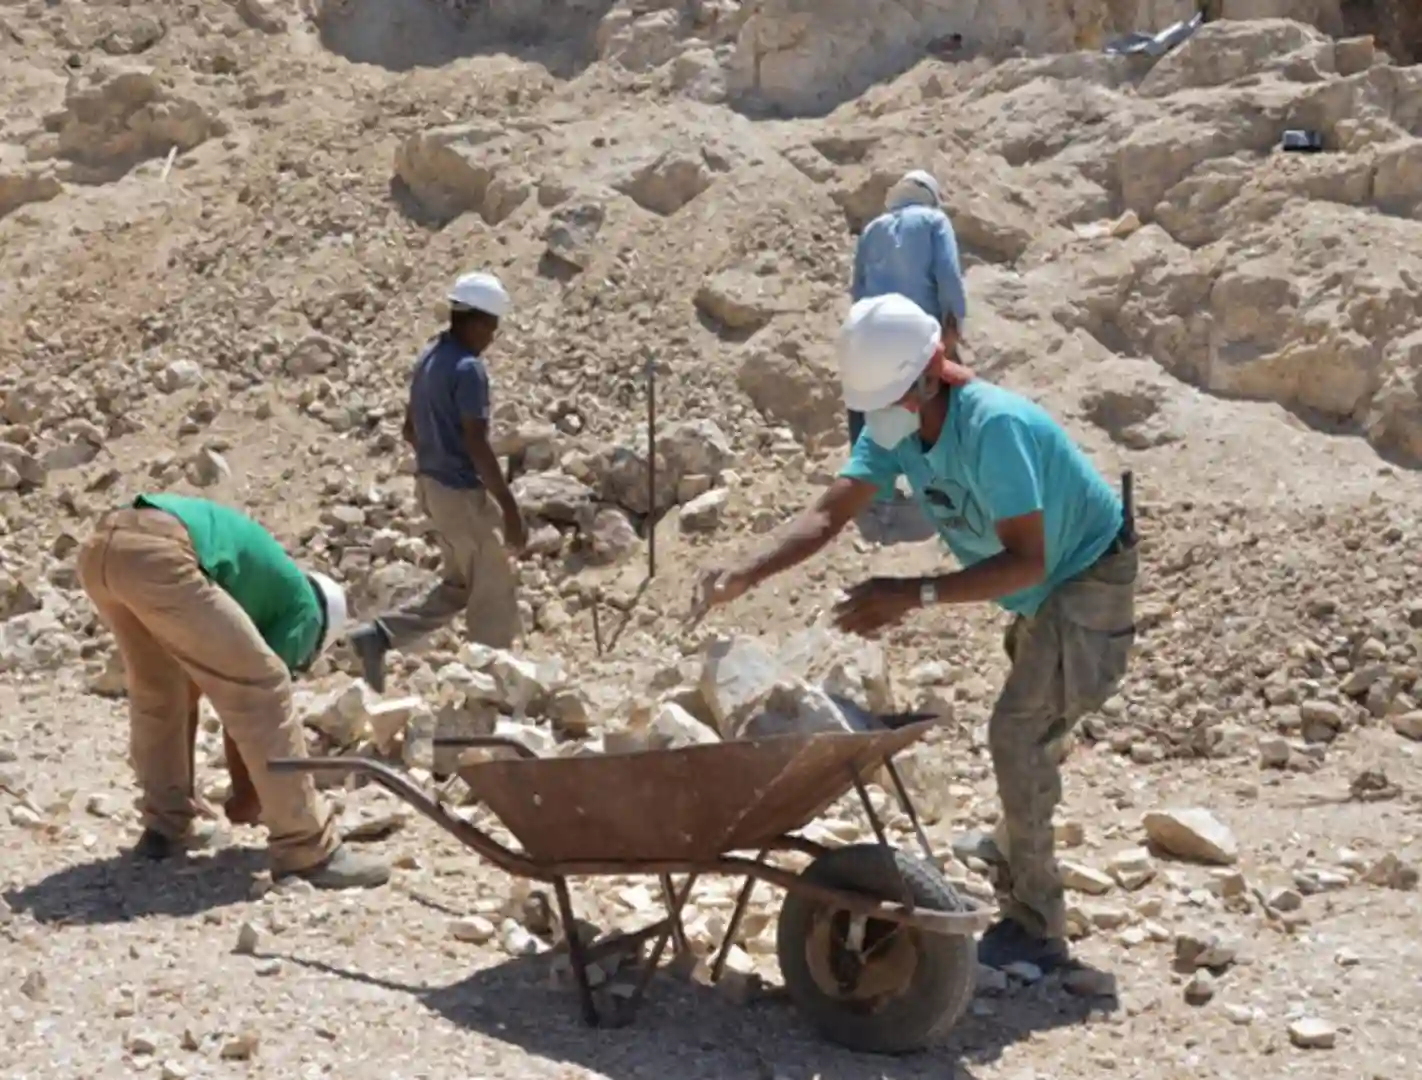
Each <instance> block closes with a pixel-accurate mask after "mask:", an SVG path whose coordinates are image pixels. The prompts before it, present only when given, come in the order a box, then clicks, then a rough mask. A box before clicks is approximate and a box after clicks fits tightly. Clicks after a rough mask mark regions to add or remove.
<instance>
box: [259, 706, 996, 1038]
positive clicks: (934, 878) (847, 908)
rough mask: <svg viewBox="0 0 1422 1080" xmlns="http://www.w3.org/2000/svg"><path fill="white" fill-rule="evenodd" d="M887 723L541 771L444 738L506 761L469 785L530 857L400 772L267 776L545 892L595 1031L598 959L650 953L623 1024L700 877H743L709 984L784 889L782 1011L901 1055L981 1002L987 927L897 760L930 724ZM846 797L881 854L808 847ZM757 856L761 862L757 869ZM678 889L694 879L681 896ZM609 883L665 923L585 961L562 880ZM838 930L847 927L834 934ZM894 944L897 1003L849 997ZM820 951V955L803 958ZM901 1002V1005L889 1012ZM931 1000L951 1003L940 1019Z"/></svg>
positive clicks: (290, 766) (334, 764)
mask: <svg viewBox="0 0 1422 1080" xmlns="http://www.w3.org/2000/svg"><path fill="white" fill-rule="evenodd" d="M878 719H879V720H880V721H881V722H882V724H883V725H884V726H875V727H874V728H873V729H872V730H867V731H857V732H852V733H849V732H845V733H840V732H834V733H816V734H805V735H799V734H795V735H780V736H774V737H769V738H761V739H754V740H738V741H730V742H719V743H710V744H707V745H703V746H691V747H685V748H682V749H676V750H645V751H639V752H633V753H624V754H596V755H587V756H580V757H567V758H542V757H538V756H537V755H535V754H534V753H533V752H532V751H530V750H529V749H528V748H527V747H525V746H523V744H521V743H518V742H516V741H513V740H510V739H503V738H498V737H458V738H437V739H435V745H436V746H441V747H483V748H498V749H502V750H507V751H511V752H512V753H513V755H514V756H513V757H511V758H503V759H495V760H489V761H481V762H477V763H472V764H467V765H463V766H461V767H460V769H459V775H460V777H461V778H462V779H463V780H464V781H465V782H466V783H467V784H468V785H469V787H470V789H471V790H472V791H473V793H474V795H475V796H476V798H478V799H479V801H480V802H482V803H483V804H484V805H485V806H486V807H487V808H488V809H489V811H490V812H491V813H493V814H494V816H495V817H497V818H498V819H499V820H500V821H501V822H502V823H503V825H504V827H505V828H506V829H508V831H509V832H510V833H511V834H512V835H513V837H514V838H515V839H516V840H517V842H518V845H519V848H520V849H521V850H514V849H512V848H510V847H507V846H505V845H504V844H501V843H499V842H498V841H496V840H495V839H494V838H493V837H491V836H490V835H489V834H488V833H486V832H484V831H483V830H482V829H480V828H478V827H477V826H475V825H473V824H471V823H469V822H468V821H465V820H464V819H463V818H462V817H459V816H458V815H456V814H454V813H451V812H450V811H449V810H446V809H445V808H444V807H443V806H442V805H440V804H439V803H438V802H436V801H435V800H434V799H431V798H430V797H429V796H427V795H426V794H425V793H424V792H423V791H421V790H420V789H419V788H418V787H417V786H416V785H415V783H414V782H412V781H411V780H410V779H409V778H408V777H407V776H405V775H403V773H402V771H401V770H399V769H397V768H395V767H392V766H390V765H387V764H384V763H382V762H379V761H375V760H372V759H369V758H349V757H340V758H284V759H277V760H273V761H271V762H269V765H270V767H271V768H272V769H273V770H275V771H278V772H306V771H311V772H314V771H337V772H354V773H361V774H364V775H365V776H367V777H368V778H369V779H370V780H372V781H374V782H375V783H377V784H379V785H381V786H382V787H384V788H385V789H386V790H388V791H390V792H391V793H392V794H394V795H396V796H398V797H399V798H400V799H402V800H404V801H405V802H406V803H408V804H409V805H410V806H412V807H414V809H416V810H418V811H419V812H420V813H421V814H423V815H424V816H425V817H427V818H429V819H430V820H431V821H433V822H434V823H435V824H437V825H439V826H440V827H441V828H443V829H444V830H446V831H447V832H449V833H450V834H451V835H453V836H454V837H456V838H457V839H458V840H460V841H461V842H462V843H463V844H465V845H466V846H467V847H469V848H471V849H472V850H474V851H476V852H478V853H479V854H480V855H481V856H483V857H484V858H485V859H487V860H488V861H489V862H491V863H493V864H494V865H495V866H498V867H500V868H501V869H502V870H504V871H505V872H507V873H509V874H512V875H514V876H516V877H522V878H530V879H533V880H536V881H542V882H547V883H548V884H549V885H551V886H552V888H553V890H554V892H555V894H556V896H557V902H558V907H559V914H560V915H561V918H562V924H563V927H564V937H565V940H566V943H567V947H568V956H569V960H570V963H571V966H572V969H573V974H574V977H575V979H576V982H577V985H578V990H579V995H580V997H581V1001H582V1012H583V1016H584V1019H585V1020H586V1021H587V1022H588V1023H589V1024H594V1025H596V1024H598V1023H599V1022H600V1021H601V1020H602V1017H601V1015H600V1013H599V1011H598V1008H597V1004H596V1001H595V1000H594V996H593V993H592V985H591V980H590V978H589V973H588V965H589V964H590V963H592V962H593V961H594V960H595V959H596V958H597V957H600V956H608V955H613V954H616V953H618V952H619V951H626V950H629V949H632V948H635V947H640V945H641V944H642V943H644V942H646V941H648V940H652V939H655V944H654V946H653V950H652V954H651V957H650V959H649V960H648V962H647V963H645V964H644V965H643V967H642V970H641V972H640V974H639V978H638V981H637V983H636V985H635V987H634V988H633V990H632V992H631V994H630V996H629V997H628V998H627V999H626V1000H625V1001H624V1002H623V1003H622V1009H621V1013H620V1015H619V1016H618V1017H617V1020H618V1021H620V1022H627V1021H630V1020H631V1018H632V1016H633V1015H634V1014H635V1012H636V1008H637V1006H638V1004H639V1002H640V1001H641V999H642V997H643V995H644V993H645V991H646V988H647V985H648V983H649V982H650V979H651V976H652V974H653V973H654V972H655V970H656V969H657V966H658V965H659V963H660V961H661V958H662V954H663V953H664V951H665V949H666V945H667V943H668V941H669V940H670V941H672V942H674V944H675V946H676V948H677V950H678V951H680V952H687V951H689V946H688V944H687V941H686V935H685V930H684V927H683V926H682V921H681V913H682V910H683V908H684V907H685V905H686V903H687V901H688V899H689V897H690V895H691V890H692V887H693V886H694V884H695V882H696V879H697V877H698V876H699V875H702V874H729V875H734V876H737V877H743V878H745V884H744V885H743V887H742V888H741V891H740V894H739V896H738V897H737V900H736V904H735V908H734V910H733V912H732V916H731V921H730V924H729V926H728V927H727V930H726V935H725V939H724V941H723V942H722V943H721V946H720V949H719V951H718V953H717V955H716V957H715V960H714V962H713V964H712V967H711V973H710V974H711V978H712V980H713V981H715V980H718V979H720V978H721V976H722V974H723V972H724V969H725V964H726V959H727V956H728V953H729V950H730V947H731V945H732V944H733V943H734V941H735V938H736V935H737V932H738V930H739V927H740V922H741V919H742V917H743V916H744V914H745V910H746V906H747V904H748V903H749V901H750V896H751V892H752V890H753V889H754V887H755V884H756V882H757V881H764V882H768V883H770V884H772V885H776V886H779V887H780V888H782V889H784V890H786V892H787V897H786V899H785V901H784V904H783V907H782V911H781V915H780V925H779V935H778V942H777V945H778V949H777V951H778V953H779V958H780V963H781V969H782V973H783V975H784V977H785V980H786V987H787V990H788V991H789V992H790V996H791V997H792V998H793V999H795V1000H796V1004H797V1005H799V1006H800V1007H801V1011H804V1012H808V1013H810V1014H811V1015H810V1019H811V1020H812V1021H813V1022H814V1023H815V1024H816V1026H817V1027H819V1028H820V1030H821V1032H822V1033H823V1034H825V1035H827V1036H829V1037H830V1038H832V1039H835V1040H836V1041H839V1042H841V1043H845V1044H846V1045H849V1046H851V1047H852V1048H854V1049H859V1050H869V1051H878V1052H886V1053H895V1052H902V1051H904V1050H909V1049H914V1048H916V1047H917V1046H920V1045H922V1044H923V1043H924V1042H925V1041H926V1040H928V1039H929V1037H930V1036H935V1037H936V1036H937V1035H939V1034H941V1033H942V1032H943V1031H944V1030H946V1028H947V1027H949V1026H951V1024H952V1022H954V1021H956V1019H957V1018H958V1016H959V1015H961V1012H962V1010H963V1008H964V1007H966V1005H967V1003H968V1001H969V1000H970V999H971V996H972V983H973V975H974V973H975V968H976V963H975V959H974V950H973V935H975V934H976V933H978V932H979V931H980V930H982V929H983V928H984V927H985V926H986V924H987V922H988V920H989V914H988V913H987V912H984V911H981V910H978V909H977V908H976V907H975V906H974V905H973V904H972V903H971V902H970V901H967V900H965V899H964V898H960V897H959V896H958V895H957V894H956V893H955V892H954V891H953V890H952V887H951V886H950V885H948V883H947V882H946V881H945V880H944V879H943V878H942V875H941V873H940V872H939V870H938V864H937V860H936V858H935V856H934V853H933V850H932V847H931V846H930V844H929V842H928V839H927V836H926V834H925V833H924V831H923V828H922V826H921V825H920V824H919V818H918V815H917V812H916V811H915V809H914V806H913V802H912V800H911V799H910V798H909V795H908V791H907V789H906V788H905V787H904V784H903V782H902V780H901V778H900V776H899V773H898V771H897V769H895V767H894V765H893V760H892V759H893V755H894V754H895V753H897V752H898V751H900V750H902V749H904V748H905V747H907V746H909V745H911V744H912V743H914V742H917V741H918V740H919V739H921V738H922V737H923V736H924V735H925V734H927V732H928V731H929V730H930V729H931V728H932V727H933V726H934V720H933V719H932V718H930V717H928V716H925V715H924V714H903V715H901V716H898V717H881V718H878ZM889 725H892V726H889ZM880 766H884V767H886V769H887V771H888V774H889V777H890V779H891V781H892V783H893V787H894V788H895V793H896V795H897V797H898V801H899V803H900V805H901V806H902V808H903V810H904V811H905V813H906V814H907V815H908V817H909V820H910V821H911V823H912V824H913V827H914V830H915V832H916V834H917V837H918V842H919V844H920V846H921V847H922V849H923V854H924V859H922V860H921V859H917V858H914V857H912V856H909V855H907V854H905V853H903V852H899V851H897V850H896V849H894V848H892V847H891V846H890V845H889V843H888V839H887V837H886V834H885V832H884V827H883V824H882V822H881V821H880V819H879V815H878V814H877V813H876V811H875V809H874V807H873V805H872V804H871V802H870V800H869V796H868V793H867V791H866V789H865V786H864V777H865V776H866V775H867V774H869V773H871V772H872V771H874V770H876V769H878V768H879V767H880ZM850 789H854V790H856V791H857V792H858V795H859V799H860V802H861V805H862V806H863V808H864V811H865V813H866V815H867V816H868V818H869V822H870V824H871V826H872V827H873V830H874V834H875V836H876V839H877V843H872V844H857V845H849V846H846V847H840V848H829V847H826V846H825V845H823V844H820V843H817V842H815V841H812V840H810V839H808V838H807V837H804V836H801V835H798V830H800V829H802V828H803V827H804V826H806V825H807V824H809V823H810V822H811V821H813V820H814V819H815V818H816V817H818V816H819V815H820V814H821V813H823V812H824V810H825V809H826V808H827V807H829V806H830V805H831V804H832V803H834V802H835V801H836V800H837V799H839V798H840V797H841V796H843V795H844V794H846V793H847V792H848V791H849V790H850ZM737 852H741V853H745V854H740V855H737V854H735V853H737ZM752 852H754V853H755V855H754V857H748V855H749V853H752ZM777 852H800V853H803V854H806V855H809V856H811V857H813V859H814V860H815V861H814V862H813V863H812V864H811V865H810V866H809V867H808V868H807V869H806V870H804V871H802V872H800V873H798V874H797V873H795V872H794V871H793V870H790V869H785V868H783V867H778V866H775V865H773V864H772V863H771V862H770V861H769V859H770V857H771V855H772V854H774V853H777ZM673 874H684V875H686V876H685V879H684V880H683V881H682V883H681V884H680V887H677V885H676V884H675V883H674V882H673V879H672V875H673ZM613 875H616V876H622V875H655V876H657V877H658V878H659V879H660V883H661V888H662V893H663V899H664V901H665V903H666V907H667V916H666V918H664V919H662V920H660V921H658V922H656V923H654V924H653V925H651V926H648V927H644V928H643V929H641V930H638V931H634V932H632V933H630V934H621V935H617V936H615V937H613V938H609V939H607V940H605V941H602V942H598V943H597V944H595V945H591V946H590V945H588V944H587V943H585V942H583V941H581V940H580V939H579V935H578V934H577V933H576V932H572V931H571V928H572V927H574V926H576V923H575V920H574V914H573V908H572V900H571V897H570V895H569V892H568V879H569V878H572V877H579V876H613ZM836 918H837V919H838V920H839V922H838V924H836V925H837V927H838V929H837V930H827V929H826V927H827V926H829V925H830V923H831V922H833V921H834V919H836ZM873 926H877V927H878V928H879V929H880V933H879V935H878V937H875V935H874V934H872V933H869V934H866V927H873ZM896 933H897V934H899V936H900V937H901V938H904V937H911V938H912V939H913V942H914V943H915V944H914V946H913V947H912V948H909V949H907V950H905V949H904V948H902V947H898V948H897V954H896V955H897V959H895V960H893V961H892V964H891V965H890V966H892V967H893V968H894V970H895V971H896V972H897V973H898V976H901V978H899V980H898V983H896V984H895V985H896V987H897V989H896V991H895V992H894V993H889V992H888V991H885V990H884V989H883V987H884V985H885V977H886V976H885V973H884V972H879V973H878V975H877V976H870V977H869V979H868V981H870V982H876V983H877V984H878V985H879V987H880V990H879V992H877V993H876V994H868V996H867V997H866V996H865V995H862V994H861V995H859V996H857V997H856V996H855V992H854V987H853V985H851V984H853V983H854V982H855V979H856V978H857V976H856V975H855V974H854V970H851V969H855V965H856V964H857V965H858V968H857V969H856V970H858V971H859V972H860V974H863V973H864V972H866V971H867V970H868V966H869V965H870V964H871V963H873V962H877V963H881V964H882V963H888V961H884V960H883V959H882V957H881V959H880V960H879V961H872V958H870V957H869V956H868V953H870V952H873V951H874V950H875V949H878V950H880V952H881V953H883V952H885V951H886V950H887V951H888V952H893V951H894V949H893V948H889V947H888V946H886V945H885V941H887V940H888V938H889V937H893V935H894V934H896ZM871 938H872V939H873V940H874V943H873V944H872V945H871V946H870V947H869V949H868V950H867V952H866V949H865V942H866V941H867V940H869V939H871ZM915 949H916V950H917V951H916V952H915V951H914V950H915ZM816 950H818V953H820V954H824V955H822V956H811V955H809V953H811V952H812V951H816ZM836 950H838V951H836ZM945 950H946V952H945ZM830 953H833V954H834V955H833V956H831V955H829V954H830ZM856 956H857V958H858V959H857V960H856V959H855V957H856ZM930 961H931V962H930ZM924 979H928V980H929V981H930V983H931V985H926V984H924V981H923V980H924ZM915 980H917V981H915ZM889 981H890V982H893V979H892V978H891V979H890V980H889ZM895 997H897V998H899V999H901V1004H902V1006H903V1007H902V1008H900V1009H899V1010H898V1012H897V1013H896V1012H895V1006H894V998H895ZM930 999H942V1000H941V1001H940V1002H939V1003H938V1004H937V1005H935V1004H934V1001H933V1000H930ZM935 1008H936V1009H937V1012H934V1009H935ZM905 1009H906V1010H907V1011H908V1013H910V1014H912V1015H910V1016H908V1017H907V1019H905V1018H904V1017H902V1016H899V1013H902V1012H904V1010H905Z"/></svg>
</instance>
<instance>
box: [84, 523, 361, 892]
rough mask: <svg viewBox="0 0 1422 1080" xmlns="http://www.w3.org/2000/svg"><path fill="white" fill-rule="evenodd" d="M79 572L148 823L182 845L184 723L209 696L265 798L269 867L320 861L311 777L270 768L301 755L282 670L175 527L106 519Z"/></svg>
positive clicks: (320, 816) (322, 830)
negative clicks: (124, 695) (111, 674)
mask: <svg viewBox="0 0 1422 1080" xmlns="http://www.w3.org/2000/svg"><path fill="white" fill-rule="evenodd" d="M78 570H79V581H80V583H81V584H82V585H83V587H84V591H85V592H86V593H88V595H89V598H90V599H91V600H92V601H93V602H94V606H95V607H96V608H97V609H98V611H99V615H100V616H101V617H102V618H103V620H104V622H105V623H106V624H107V625H108V626H109V628H110V629H111V630H112V631H113V634H114V639H115V641H116V642H117V644H118V648H119V651H120V653H121V654H122V656H123V662H124V667H125V669H126V671H127V674H128V696H129V707H130V715H131V728H130V753H131V757H132V762H133V768H134V772H135V773H136V774H137V777H138V784H139V787H140V788H141V789H142V793H143V800H142V814H143V824H144V827H145V828H151V829H154V830H156V831H158V832H160V833H163V834H164V835H166V836H169V837H172V838H174V839H181V838H182V837H184V836H185V835H186V834H187V833H188V830H189V829H190V828H191V826H192V822H193V818H194V816H195V815H196V814H197V813H198V810H199V807H198V803H197V799H196V794H195V791H194V777H193V759H192V746H191V741H190V739H191V731H192V728H191V725H192V723H193V720H194V719H195V707H196V704H197V701H198V700H199V695H206V696H207V698H208V700H210V701H211V702H212V704H213V707H214V708H215V709H216V711H217V715H218V717H219V719H221V721H222V725H223V728H224V731H225V733H226V735H227V736H228V737H229V738H230V740H231V741H232V743H234V744H235V745H236V747H237V749H238V751H239V752H240V754H241V758H242V761H243V763H245V765H246V769H247V771H248V772H249V773H250V776H251V782H252V786H253V787H254V788H255V789H256V792H257V795H258V797H259V798H260V800H261V806H262V818H261V820H262V824H263V825H265V826H266V827H267V831H268V838H267V847H268V851H269V853H270V855H271V859H272V869H273V871H274V872H275V873H278V874H283V873H293V872H297V871H300V870H306V869H309V868H311V867H313V866H316V865H318V864H320V863H322V862H324V861H325V860H326V859H327V858H328V857H329V856H330V855H331V853H332V852H333V851H335V849H336V847H337V846H338V843H339V838H338V836H337V834H336V829H335V823H334V821H333V818H332V813H331V809H330V806H329V804H328V803H327V802H326V801H325V800H324V799H323V798H321V797H320V795H318V794H317V791H316V786H315V784H314V783H313V782H312V779H311V777H310V776H308V775H305V774H278V773H273V772H269V771H268V770H267V768H266V762H267V760H268V759H269V758H276V757H302V756H304V755H305V753H306V740H305V738H304V737H303V735H302V731H301V724H300V723H299V721H298V720H297V718H296V715H295V714H294V712H293V711H292V707H291V677H290V675H289V674H288V672H287V669H286V665H285V664H284V663H283V662H282V661H281V659H280V657H278V656H277V655H276V653H274V652H272V650H271V649H270V648H269V647H268V646H267V644H266V642H265V641H263V640H262V637H261V635H260V634H259V633H258V632H257V628H256V626H254V625H253V623H252V620H251V619H250V618H248V616H247V613H246V612H244V611H243V610H242V608H241V607H239V606H238V604H237V602H236V601H235V600H233V599H232V597H230V596H228V595H227V593H225V592H224V591H223V590H222V589H220V588H219V587H218V586H217V585H215V584H213V583H212V582H211V581H210V580H209V579H208V577H207V576H206V575H205V574H204V573H203V571H202V568H201V567H200V566H199V565H198V560H197V555H196V553H195V552H194V551H193V546H192V541H191V539H190V538H189V536H188V533H187V529H186V528H184V526H183V524H182V522H180V521H179V520H178V519H177V518H175V517H173V516H172V515H170V514H166V513H164V512H163V511H161V510H155V509H151V508H144V509H124V510H116V511H113V512H111V513H109V514H107V515H105V516H104V518H103V519H102V520H101V521H100V522H99V524H98V526H97V527H96V528H95V530H94V533H93V535H92V536H90V537H89V539H88V540H87V541H86V542H85V544H84V546H83V547H82V548H81V549H80V551H79V566H78Z"/></svg>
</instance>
